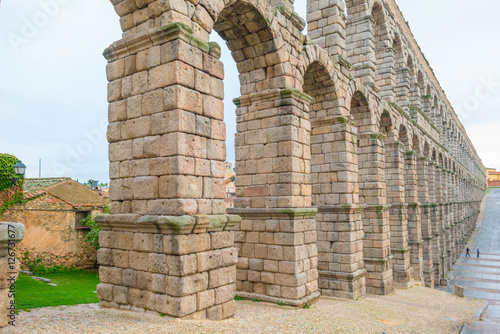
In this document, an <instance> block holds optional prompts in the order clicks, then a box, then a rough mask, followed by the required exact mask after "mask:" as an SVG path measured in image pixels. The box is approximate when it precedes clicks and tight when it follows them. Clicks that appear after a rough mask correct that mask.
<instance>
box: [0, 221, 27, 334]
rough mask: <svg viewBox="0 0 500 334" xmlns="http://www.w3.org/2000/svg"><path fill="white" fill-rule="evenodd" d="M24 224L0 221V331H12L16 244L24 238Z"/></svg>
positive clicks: (16, 273) (16, 265) (16, 257)
mask: <svg viewBox="0 0 500 334" xmlns="http://www.w3.org/2000/svg"><path fill="white" fill-rule="evenodd" d="M24 232H25V230H24V225H23V224H18V223H7V222H0V333H2V334H3V333H14V328H15V327H14V326H16V308H15V304H14V298H15V294H16V287H15V285H14V284H15V282H16V280H17V275H18V273H19V260H18V257H19V254H16V249H15V247H16V245H17V243H18V242H20V241H21V240H23V239H24Z"/></svg>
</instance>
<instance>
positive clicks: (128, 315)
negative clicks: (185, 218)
mask: <svg viewBox="0 0 500 334" xmlns="http://www.w3.org/2000/svg"><path fill="white" fill-rule="evenodd" d="M483 305H484V303H483V302H481V301H477V300H474V299H470V298H459V297H457V296H455V295H452V294H449V293H445V292H443V291H437V290H434V289H429V288H424V287H420V286H414V287H412V288H410V289H406V290H395V291H394V292H393V293H391V294H389V295H386V296H375V295H368V297H367V298H366V299H361V300H359V301H354V300H352V301H348V300H337V299H329V298H321V299H320V300H319V301H318V302H317V303H315V304H313V305H312V306H311V308H310V309H290V308H285V307H279V306H278V305H276V304H274V305H272V304H266V303H256V302H251V301H238V302H237V303H236V315H235V316H234V318H231V319H226V320H222V321H207V320H182V321H181V320H174V319H171V318H168V317H160V316H158V315H157V314H152V313H137V312H131V311H118V310H115V309H99V306H98V304H86V305H76V306H62V307H46V308H41V309H35V310H32V311H31V312H24V311H21V312H20V313H19V316H18V319H17V325H16V330H17V333H23V334H24V333H40V334H55V333H64V334H73V333H86V334H91V333H95V334H105V333H113V334H114V333H137V334H142V333H155V334H157V333H190V334H191V333H200V334H201V333H203V334H205V333H238V334H244V333H249V334H250V333H251V334H260V333H286V334H292V333H301V334H303V333H341V334H348V333H356V334H358V333H363V334H371V333H374V334H381V333H383V332H386V333H389V334H394V333H426V334H428V333H439V334H441V333H446V334H448V333H459V332H460V330H461V328H462V327H463V326H464V324H470V323H471V322H472V321H473V320H474V312H476V311H477V310H478V309H479V308H481V306H483Z"/></svg>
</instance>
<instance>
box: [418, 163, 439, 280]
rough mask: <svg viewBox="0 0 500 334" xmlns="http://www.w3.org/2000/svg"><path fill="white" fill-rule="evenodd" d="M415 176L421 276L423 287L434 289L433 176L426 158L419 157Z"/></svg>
mask: <svg viewBox="0 0 500 334" xmlns="http://www.w3.org/2000/svg"><path fill="white" fill-rule="evenodd" d="M417 174H418V198H419V202H420V203H421V211H420V214H421V219H420V222H421V228H422V240H423V244H422V248H423V249H422V253H423V268H422V272H423V276H424V282H425V286H426V287H428V288H434V263H433V253H432V239H433V237H434V235H433V233H432V224H431V206H430V204H429V203H431V198H432V200H435V195H434V193H433V189H431V188H432V186H433V183H434V175H432V180H431V175H430V173H429V163H428V161H427V158H426V157H424V156H421V157H420V158H419V159H418V160H417Z"/></svg>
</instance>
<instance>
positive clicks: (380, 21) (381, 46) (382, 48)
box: [371, 2, 394, 89]
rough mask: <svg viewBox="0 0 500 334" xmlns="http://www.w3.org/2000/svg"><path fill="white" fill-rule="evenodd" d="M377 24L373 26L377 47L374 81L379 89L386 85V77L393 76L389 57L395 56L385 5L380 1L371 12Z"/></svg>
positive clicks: (374, 41)
mask: <svg viewBox="0 0 500 334" xmlns="http://www.w3.org/2000/svg"><path fill="white" fill-rule="evenodd" d="M371 15H372V17H373V19H374V21H375V24H374V28H373V43H374V48H375V66H376V71H375V73H374V80H375V81H374V83H375V85H376V87H378V88H379V89H380V88H381V87H382V86H383V85H384V82H385V80H386V79H388V78H390V76H391V66H390V65H391V64H390V62H391V61H394V60H393V59H392V60H391V59H386V58H387V57H389V58H391V56H392V57H394V55H393V54H392V51H391V50H390V43H389V34H388V29H387V25H386V16H385V13H384V7H383V5H382V4H381V3H380V2H376V3H375V4H374V5H373V8H372V13H371ZM391 54H392V55H391Z"/></svg>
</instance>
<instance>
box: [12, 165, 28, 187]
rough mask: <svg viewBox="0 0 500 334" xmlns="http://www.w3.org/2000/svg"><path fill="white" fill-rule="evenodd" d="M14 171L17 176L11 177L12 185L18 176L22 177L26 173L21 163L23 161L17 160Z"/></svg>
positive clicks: (24, 166)
mask: <svg viewBox="0 0 500 334" xmlns="http://www.w3.org/2000/svg"><path fill="white" fill-rule="evenodd" d="M14 171H15V173H16V175H17V177H15V178H13V179H12V185H14V184H15V183H16V182H17V180H19V179H20V178H22V177H23V176H24V174H25V173H26V165H25V164H23V162H22V161H21V160H19V161H18V162H17V163H16V164H15V165H14Z"/></svg>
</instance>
